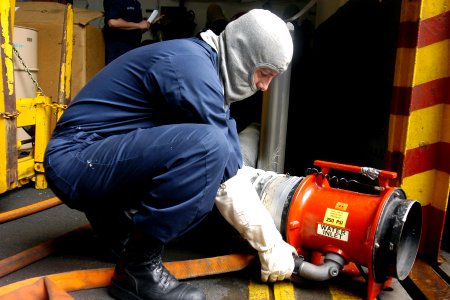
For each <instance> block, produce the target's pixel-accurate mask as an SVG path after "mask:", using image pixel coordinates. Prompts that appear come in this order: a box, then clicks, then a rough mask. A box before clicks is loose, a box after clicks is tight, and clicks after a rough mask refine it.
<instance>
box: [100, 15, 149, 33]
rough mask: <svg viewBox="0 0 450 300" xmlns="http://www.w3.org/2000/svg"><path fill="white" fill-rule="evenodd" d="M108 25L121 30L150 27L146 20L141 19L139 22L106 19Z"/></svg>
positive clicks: (146, 28)
mask: <svg viewBox="0 0 450 300" xmlns="http://www.w3.org/2000/svg"><path fill="white" fill-rule="evenodd" d="M108 26H109V27H111V28H117V29H122V30H134V29H141V30H148V29H149V28H150V23H149V22H147V21H146V20H142V21H141V22H139V23H135V22H128V21H125V20H124V19H121V18H119V19H109V20H108Z"/></svg>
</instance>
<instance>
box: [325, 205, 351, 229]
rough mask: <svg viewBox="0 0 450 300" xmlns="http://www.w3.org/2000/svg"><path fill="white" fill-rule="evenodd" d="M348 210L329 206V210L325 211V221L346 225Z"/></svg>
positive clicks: (331, 223) (341, 225) (340, 225)
mask: <svg viewBox="0 0 450 300" xmlns="http://www.w3.org/2000/svg"><path fill="white" fill-rule="evenodd" d="M347 218H348V212H346V211H342V210H337V209H332V208H327V212H326V213H325V217H324V218H323V222H324V223H325V224H330V225H336V226H339V227H345V224H346V223H347Z"/></svg>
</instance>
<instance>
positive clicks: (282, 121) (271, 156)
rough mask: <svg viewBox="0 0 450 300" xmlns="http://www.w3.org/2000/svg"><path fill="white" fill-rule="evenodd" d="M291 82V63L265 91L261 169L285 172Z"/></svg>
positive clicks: (260, 149) (291, 28) (260, 148)
mask: <svg viewBox="0 0 450 300" xmlns="http://www.w3.org/2000/svg"><path fill="white" fill-rule="evenodd" d="M287 24H288V25H290V26H288V27H289V30H290V32H291V36H292V37H293V36H294V27H293V26H292V24H291V23H287ZM290 83H291V64H289V67H288V68H287V70H286V71H285V72H284V73H282V74H281V75H279V76H277V77H276V78H275V79H274V80H272V83H271V84H270V88H269V90H268V91H266V92H264V95H263V107H262V116H261V135H260V142H259V155H258V157H259V158H258V168H259V169H263V170H266V171H274V172H277V173H283V172H284V159H285V149H286V132H287V120H288V110H289V86H290Z"/></svg>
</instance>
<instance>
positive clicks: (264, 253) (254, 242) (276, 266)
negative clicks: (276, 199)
mask: <svg viewBox="0 0 450 300" xmlns="http://www.w3.org/2000/svg"><path fill="white" fill-rule="evenodd" d="M262 173H264V171H262V170H257V169H253V168H251V167H244V168H243V169H240V170H239V171H238V173H237V174H236V176H234V177H232V178H230V179H229V180H227V181H226V182H225V183H223V184H222V185H221V187H220V188H219V191H218V193H217V196H216V201H215V204H216V206H217V208H218V209H219V211H220V213H221V214H222V216H223V217H224V218H225V219H226V220H227V221H228V222H229V223H230V224H231V225H232V226H233V227H234V228H235V229H236V230H237V231H239V233H240V234H241V236H242V237H243V238H245V239H246V240H247V241H248V242H249V243H250V245H251V246H252V247H253V248H254V249H256V250H257V251H258V255H259V259H260V262H261V280H262V281H264V282H266V281H271V282H273V281H277V280H284V279H285V278H289V277H291V275H292V272H293V271H294V266H295V263H294V258H293V256H292V253H295V254H297V252H296V250H295V248H294V247H292V246H291V245H289V244H288V243H286V242H285V241H284V240H283V238H282V236H281V234H280V232H279V231H278V229H277V228H276V226H275V223H274V221H273V219H272V216H271V215H270V214H269V212H268V211H267V209H266V208H265V207H264V205H263V204H262V202H261V200H260V199H259V196H258V193H257V192H256V189H255V188H254V187H253V185H252V181H251V178H254V177H255V176H256V177H258V176H263V175H264V174H262ZM255 182H257V180H255Z"/></svg>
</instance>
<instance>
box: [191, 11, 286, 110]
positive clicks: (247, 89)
mask: <svg viewBox="0 0 450 300" xmlns="http://www.w3.org/2000/svg"><path fill="white" fill-rule="evenodd" d="M200 35H201V37H202V39H203V40H204V41H206V42H207V43H208V44H210V45H211V46H212V47H213V48H214V49H215V50H216V51H217V53H218V55H219V60H220V75H221V79H222V82H223V85H224V92H225V102H226V103H225V104H226V105H230V104H231V103H232V102H235V101H239V100H243V99H245V98H247V97H249V96H251V95H253V94H254V93H256V92H257V88H256V86H255V83H254V81H253V73H254V72H255V70H256V69H257V68H260V67H267V68H270V69H272V70H275V71H277V72H279V73H282V72H284V71H285V70H286V69H287V68H288V65H289V63H290V62H291V59H292V53H293V43H292V37H291V34H290V33H289V29H288V27H287V25H286V23H285V22H284V21H283V20H282V19H280V18H279V17H278V16H276V15H275V14H273V13H271V12H270V11H268V10H264V9H253V10H250V11H249V12H247V13H246V14H244V15H242V16H241V17H239V18H238V19H236V20H234V21H232V22H230V23H229V24H228V25H227V26H226V28H225V30H224V31H223V32H222V33H221V34H220V35H219V36H217V35H216V34H214V32H212V31H211V30H208V31H206V32H202V33H201V34H200Z"/></svg>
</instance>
